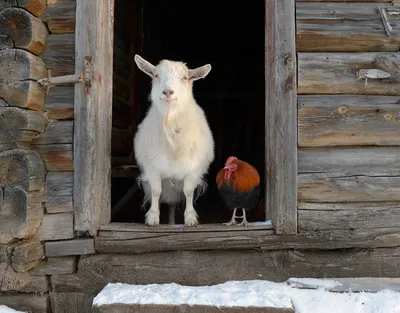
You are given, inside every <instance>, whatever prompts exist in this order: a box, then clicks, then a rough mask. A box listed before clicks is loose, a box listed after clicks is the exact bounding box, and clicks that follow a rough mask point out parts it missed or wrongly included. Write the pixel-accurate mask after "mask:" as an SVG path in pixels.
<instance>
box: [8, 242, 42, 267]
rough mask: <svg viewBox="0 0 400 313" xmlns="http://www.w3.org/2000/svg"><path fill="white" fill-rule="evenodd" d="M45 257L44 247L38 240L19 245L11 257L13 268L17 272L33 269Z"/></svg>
mask: <svg viewBox="0 0 400 313" xmlns="http://www.w3.org/2000/svg"><path fill="white" fill-rule="evenodd" d="M43 257H44V247H43V245H42V244H41V243H40V241H39V240H38V239H37V238H34V239H30V240H27V241H23V242H21V243H20V244H18V245H17V246H16V247H15V249H14V251H13V254H12V256H11V267H12V269H13V270H14V271H16V272H26V271H29V270H30V269H32V268H33V267H34V266H35V265H36V264H37V263H38V262H39V261H40V260H41V259H42V258H43Z"/></svg>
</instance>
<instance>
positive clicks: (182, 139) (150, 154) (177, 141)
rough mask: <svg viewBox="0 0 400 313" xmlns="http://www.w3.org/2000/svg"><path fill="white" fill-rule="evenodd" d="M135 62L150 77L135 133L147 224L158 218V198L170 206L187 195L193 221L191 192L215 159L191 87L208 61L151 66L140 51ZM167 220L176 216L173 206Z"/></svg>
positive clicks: (188, 216)
mask: <svg viewBox="0 0 400 313" xmlns="http://www.w3.org/2000/svg"><path fill="white" fill-rule="evenodd" d="M135 62H136V64H137V66H138V67H139V69H140V70H142V71H143V72H144V73H146V74H147V75H149V76H150V77H151V78H152V88H151V94H150V99H151V102H152V104H151V106H150V109H149V111H148V112H147V114H146V117H145V118H144V120H143V121H142V123H141V124H140V125H139V127H138V130H137V133H136V135H135V139H134V152H135V158H136V161H137V162H138V165H139V167H140V170H141V175H140V177H139V182H140V183H141V185H142V186H143V189H144V192H145V199H144V204H145V203H146V202H148V201H151V206H150V209H149V211H148V212H147V213H146V224H147V225H149V226H155V225H158V224H159V223H160V210H159V203H160V201H161V202H165V203H168V205H169V207H170V210H171V211H173V212H175V207H176V206H177V205H179V203H181V202H183V201H185V202H186V203H185V212H184V221H185V224H186V225H187V226H195V225H197V224H198V219H197V213H196V211H195V209H194V207H193V200H194V199H193V197H194V192H195V189H196V188H200V189H204V188H205V187H206V183H205V182H204V180H203V177H204V175H205V174H206V173H207V171H208V168H209V166H210V163H211V162H212V161H213V159H214V140H213V137H212V133H211V130H210V128H209V125H208V123H207V119H206V117H205V114H204V111H203V109H202V108H201V107H200V106H199V105H198V104H197V102H196V100H195V99H194V97H193V91H192V88H193V81H194V80H197V79H200V78H204V77H206V76H207V74H208V73H209V72H210V70H211V65H209V64H207V65H204V66H202V67H199V68H196V69H192V70H191V69H188V68H187V66H186V65H185V64H184V63H182V62H175V61H170V60H162V61H161V62H160V63H159V64H158V65H157V66H154V65H152V64H151V63H149V62H147V61H146V60H144V59H143V58H142V57H140V56H139V55H135ZM163 91H164V93H163ZM166 91H169V93H171V91H172V92H173V93H172V94H169V95H167V94H165V92H166ZM169 222H170V223H172V222H174V218H173V217H172V212H171V213H170V219H169Z"/></svg>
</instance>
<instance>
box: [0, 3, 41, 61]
mask: <svg viewBox="0 0 400 313" xmlns="http://www.w3.org/2000/svg"><path fill="white" fill-rule="evenodd" d="M0 29H1V30H2V34H4V35H6V36H8V38H9V39H10V40H9V41H8V43H9V44H8V45H7V46H8V48H20V49H24V50H27V51H29V52H32V53H34V54H40V53H42V52H43V50H44V47H45V45H46V38H47V36H48V31H47V28H46V25H44V24H43V23H42V21H41V20H40V19H38V18H37V17H35V16H33V15H32V14H30V13H29V12H27V11H25V10H23V9H20V8H9V9H5V10H3V11H1V13H0ZM3 44H4V41H3Z"/></svg>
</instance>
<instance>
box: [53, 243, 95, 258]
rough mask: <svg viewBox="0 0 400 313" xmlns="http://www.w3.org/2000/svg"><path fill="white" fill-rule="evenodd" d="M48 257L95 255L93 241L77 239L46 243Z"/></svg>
mask: <svg viewBox="0 0 400 313" xmlns="http://www.w3.org/2000/svg"><path fill="white" fill-rule="evenodd" d="M45 252H46V256H47V257H56V256H69V255H82V254H93V253H94V252H95V251H94V242H93V239H75V240H66V241H55V242H46V243H45Z"/></svg>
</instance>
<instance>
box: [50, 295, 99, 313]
mask: <svg viewBox="0 0 400 313" xmlns="http://www.w3.org/2000/svg"><path fill="white" fill-rule="evenodd" d="M92 301H93V296H92V295H90V294H88V293H74V292H68V293H62V292H61V293H56V292H51V293H50V303H51V308H52V313H92V309H91V308H92Z"/></svg>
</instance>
